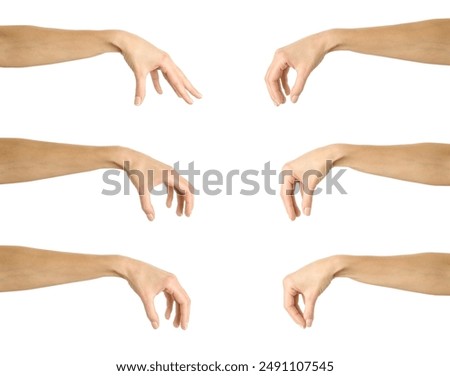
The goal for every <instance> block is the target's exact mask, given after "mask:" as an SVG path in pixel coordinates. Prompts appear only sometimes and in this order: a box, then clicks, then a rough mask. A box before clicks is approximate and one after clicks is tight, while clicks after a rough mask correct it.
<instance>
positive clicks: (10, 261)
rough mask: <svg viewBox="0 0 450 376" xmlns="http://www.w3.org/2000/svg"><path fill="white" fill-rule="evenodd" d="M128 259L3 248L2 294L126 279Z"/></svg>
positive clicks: (0, 258) (0, 249)
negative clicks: (97, 280)
mask: <svg viewBox="0 0 450 376" xmlns="http://www.w3.org/2000/svg"><path fill="white" fill-rule="evenodd" d="M126 264H127V258H125V257H122V256H97V255H85V254H76V253H63V252H54V251H46V250H38V249H32V248H24V247H13V246H0V291H1V292H3V291H17V290H27V289H34V288H39V287H46V286H53V285H60V284H64V283H71V282H79V281H85V280H90V279H95V278H100V277H108V276H116V277H117V276H123V275H124V274H125V270H126Z"/></svg>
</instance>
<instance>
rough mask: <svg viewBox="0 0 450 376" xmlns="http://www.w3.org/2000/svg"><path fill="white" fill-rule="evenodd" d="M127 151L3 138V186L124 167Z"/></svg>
mask: <svg viewBox="0 0 450 376" xmlns="http://www.w3.org/2000/svg"><path fill="white" fill-rule="evenodd" d="M125 150H126V149H124V148H121V147H95V146H81V145H69V144H58V143H51V142H41V141H33V140H24V139H9V138H6V139H0V184H5V183H17V182H24V181H31V180H37V179H44V178H51V177H55V176H61V175H68V174H74V173H78V172H86V171H92V170H96V169H100V168H122V167H123V160H125V157H124V154H125Z"/></svg>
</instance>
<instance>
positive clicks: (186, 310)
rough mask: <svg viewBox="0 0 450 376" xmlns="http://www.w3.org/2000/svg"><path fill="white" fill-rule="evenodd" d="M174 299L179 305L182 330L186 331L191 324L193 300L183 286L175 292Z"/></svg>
mask: <svg viewBox="0 0 450 376" xmlns="http://www.w3.org/2000/svg"><path fill="white" fill-rule="evenodd" d="M173 297H174V298H175V301H176V302H177V303H178V304H179V310H180V311H179V312H180V323H181V329H184V330H186V329H187V327H188V324H189V316H190V313H191V299H190V298H189V296H188V294H187V293H186V291H184V289H183V288H182V287H181V286H178V287H177V288H175V289H174V291H173Z"/></svg>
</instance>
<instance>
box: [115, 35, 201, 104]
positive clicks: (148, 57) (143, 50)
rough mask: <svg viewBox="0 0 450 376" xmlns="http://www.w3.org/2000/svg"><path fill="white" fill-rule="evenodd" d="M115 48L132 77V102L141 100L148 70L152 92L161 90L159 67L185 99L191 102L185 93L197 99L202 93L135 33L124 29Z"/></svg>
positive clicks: (165, 56) (161, 52)
mask: <svg viewBox="0 0 450 376" xmlns="http://www.w3.org/2000/svg"><path fill="white" fill-rule="evenodd" d="M119 48H120V50H121V52H122V55H123V57H124V59H125V61H126V62H127V64H128V65H129V66H130V68H131V69H132V71H133V73H134V75H135V77H136V95H135V100H134V103H135V105H138V106H139V105H140V104H141V103H142V102H143V101H144V98H145V94H146V80H147V75H148V74H149V73H150V76H151V78H152V81H153V86H154V88H155V90H156V92H157V93H158V94H162V92H163V91H162V88H161V85H160V82H159V73H158V71H161V73H162V75H163V76H164V78H165V79H166V80H167V82H168V83H169V84H170V86H171V87H172V89H173V91H174V92H175V93H176V94H177V95H178V97H180V98H183V99H184V100H185V101H186V103H188V104H192V103H193V100H192V98H191V97H190V95H189V94H191V95H193V96H194V97H195V98H198V99H200V98H201V97H202V95H201V94H200V93H199V92H198V91H197V89H196V88H195V87H194V86H193V85H192V84H191V83H190V82H189V80H188V79H187V78H186V76H185V75H184V73H183V72H182V71H181V70H180V68H178V67H177V65H176V64H175V63H174V62H173V61H172V59H171V58H170V56H169V55H168V54H167V53H166V52H164V51H162V50H160V49H159V48H156V47H155V46H153V45H152V44H151V43H149V42H147V41H146V40H144V39H142V38H140V37H138V36H137V35H133V34H130V33H125V37H124V38H123V39H122V40H121V42H119Z"/></svg>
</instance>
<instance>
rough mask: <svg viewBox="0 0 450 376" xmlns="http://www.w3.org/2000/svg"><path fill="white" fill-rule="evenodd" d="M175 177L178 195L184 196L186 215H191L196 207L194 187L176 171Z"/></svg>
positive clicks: (174, 183)
mask: <svg viewBox="0 0 450 376" xmlns="http://www.w3.org/2000/svg"><path fill="white" fill-rule="evenodd" d="M173 177H174V181H173V185H174V188H175V190H176V191H177V193H178V195H181V196H183V199H184V200H183V201H184V212H185V214H186V216H187V217H189V216H190V215H191V214H192V210H193V209H194V187H193V186H192V185H191V184H190V183H189V182H188V181H187V180H186V179H184V178H182V177H181V176H180V175H179V174H178V173H176V172H175V173H174V174H173ZM179 202H180V198H179ZM181 214H183V213H181Z"/></svg>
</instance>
